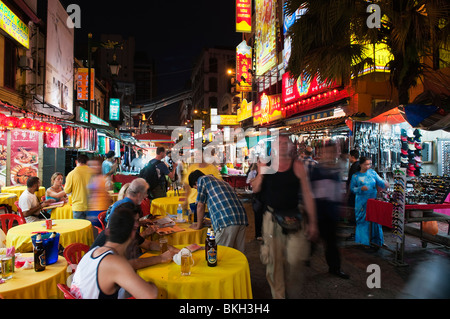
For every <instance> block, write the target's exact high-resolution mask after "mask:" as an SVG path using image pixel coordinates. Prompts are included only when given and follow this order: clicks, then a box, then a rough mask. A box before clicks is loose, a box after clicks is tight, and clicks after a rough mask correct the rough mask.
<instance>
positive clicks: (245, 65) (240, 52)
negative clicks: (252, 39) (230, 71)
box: [236, 40, 252, 92]
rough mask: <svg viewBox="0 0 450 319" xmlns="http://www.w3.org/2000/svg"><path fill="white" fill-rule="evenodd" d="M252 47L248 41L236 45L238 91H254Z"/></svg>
mask: <svg viewBox="0 0 450 319" xmlns="http://www.w3.org/2000/svg"><path fill="white" fill-rule="evenodd" d="M251 68H252V47H250V46H248V45H247V42H245V40H244V41H242V42H241V43H240V44H239V45H238V46H237V47H236V91H238V92H251V91H252V74H251V73H250V72H249V71H250V70H251Z"/></svg>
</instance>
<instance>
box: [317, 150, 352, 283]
mask: <svg viewBox="0 0 450 319" xmlns="http://www.w3.org/2000/svg"><path fill="white" fill-rule="evenodd" d="M336 158H337V150H336V144H334V143H333V142H329V143H327V144H326V145H325V146H324V147H323V151H322V157H321V159H320V161H319V162H318V164H317V165H315V166H314V167H313V168H312V170H311V187H312V192H313V194H314V198H315V202H316V209H317V221H318V225H319V234H320V238H321V239H323V241H324V245H325V259H326V261H327V264H328V272H329V273H331V274H333V275H336V276H339V277H341V278H343V279H348V278H349V276H348V275H347V274H346V273H344V272H343V271H342V270H341V257H340V253H339V249H338V242H337V236H336V232H337V224H338V221H339V210H340V204H341V203H342V196H341V194H342V188H341V187H342V186H341V185H342V184H341V176H340V168H339V167H338V165H337V163H336Z"/></svg>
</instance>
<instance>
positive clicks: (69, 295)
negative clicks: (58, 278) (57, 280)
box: [56, 284, 77, 299]
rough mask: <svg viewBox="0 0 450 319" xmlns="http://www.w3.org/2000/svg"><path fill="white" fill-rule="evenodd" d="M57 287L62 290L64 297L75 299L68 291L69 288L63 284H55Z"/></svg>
mask: <svg viewBox="0 0 450 319" xmlns="http://www.w3.org/2000/svg"><path fill="white" fill-rule="evenodd" d="M56 285H57V286H58V288H59V290H61V291H62V293H63V294H64V299H77V298H76V297H75V296H74V295H72V293H71V292H70V288H69V287H68V286H67V285H65V284H56Z"/></svg>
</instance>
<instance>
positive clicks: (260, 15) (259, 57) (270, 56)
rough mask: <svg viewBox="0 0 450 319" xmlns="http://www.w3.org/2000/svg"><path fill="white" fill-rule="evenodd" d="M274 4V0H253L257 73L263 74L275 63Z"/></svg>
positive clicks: (275, 31)
mask: <svg viewBox="0 0 450 319" xmlns="http://www.w3.org/2000/svg"><path fill="white" fill-rule="evenodd" d="M276 4H277V2H276V0H255V8H256V30H255V32H256V35H255V45H256V74H257V75H263V74H264V73H266V72H267V71H269V70H270V69H272V68H273V67H274V66H276V65H277V45H276V40H277V30H276V25H277V23H276Z"/></svg>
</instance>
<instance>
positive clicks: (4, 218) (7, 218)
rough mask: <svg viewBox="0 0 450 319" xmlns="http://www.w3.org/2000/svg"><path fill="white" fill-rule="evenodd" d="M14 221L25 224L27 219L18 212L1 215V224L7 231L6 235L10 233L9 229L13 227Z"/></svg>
mask: <svg viewBox="0 0 450 319" xmlns="http://www.w3.org/2000/svg"><path fill="white" fill-rule="evenodd" d="M14 221H17V223H18V224H19V225H22V224H25V220H24V219H23V218H22V217H20V216H18V215H16V214H2V215H0V226H1V227H2V229H3V231H4V232H5V235H6V234H8V230H9V229H11V227H13V224H14Z"/></svg>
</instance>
